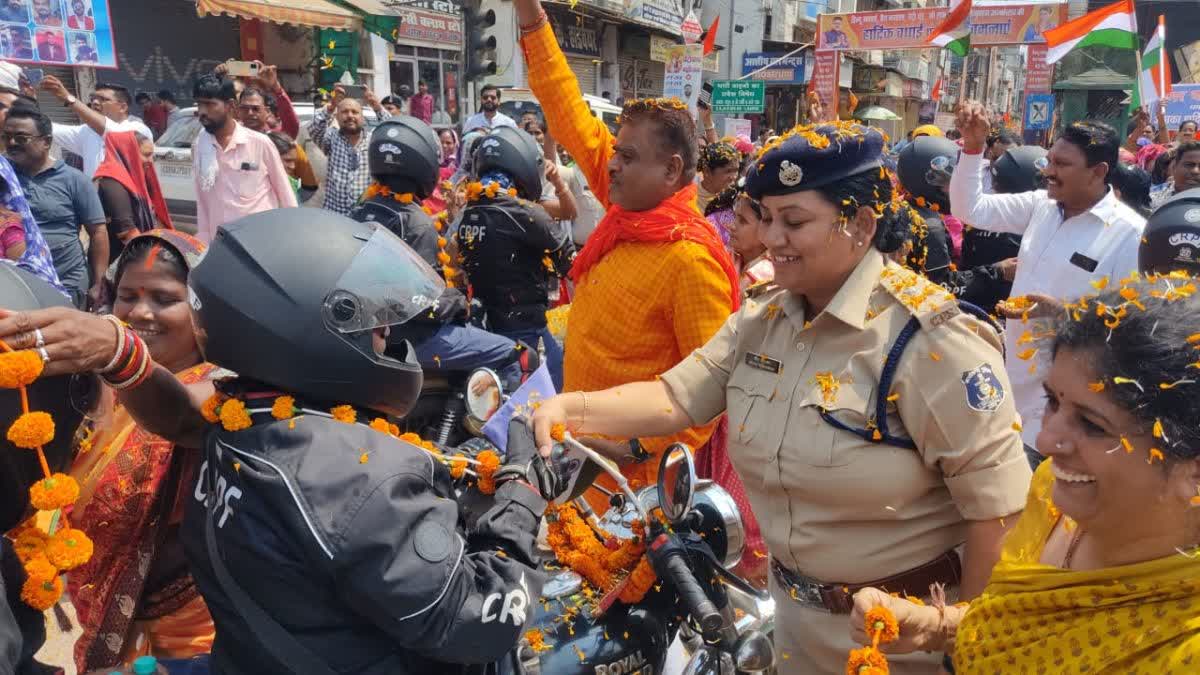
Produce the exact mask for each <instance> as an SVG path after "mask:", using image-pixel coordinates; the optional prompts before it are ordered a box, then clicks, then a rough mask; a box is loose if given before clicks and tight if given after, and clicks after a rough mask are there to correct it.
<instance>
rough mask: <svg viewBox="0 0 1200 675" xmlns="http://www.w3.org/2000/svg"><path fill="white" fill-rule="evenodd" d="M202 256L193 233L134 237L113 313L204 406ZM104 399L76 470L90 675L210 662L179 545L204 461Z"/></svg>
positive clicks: (77, 587)
mask: <svg viewBox="0 0 1200 675" xmlns="http://www.w3.org/2000/svg"><path fill="white" fill-rule="evenodd" d="M203 250H204V245H203V244H202V243H200V241H198V240H196V239H194V238H192V237H189V236H188V235H186V234H183V233H180V232H177V231H174V230H153V231H150V232H147V233H145V234H142V235H139V236H137V237H135V238H133V239H131V240H130V241H129V243H128V245H127V246H126V248H125V250H124V251H123V252H122V254H121V257H120V258H119V259H118V260H117V263H116V264H115V265H114V267H113V269H112V270H111V271H110V281H112V282H113V284H114V285H115V287H116V292H115V297H116V301H115V304H114V306H113V313H114V314H115V315H116V316H117V318H119V319H121V320H122V321H124V322H126V323H128V324H129V325H130V327H132V328H133V329H134V330H135V331H136V332H137V333H138V335H139V336H141V337H142V339H143V340H145V342H146V346H147V347H149V349H150V353H151V355H152V356H153V358H154V360H155V361H157V362H158V363H161V364H163V365H164V366H166V367H167V368H170V369H171V371H172V372H174V373H176V375H177V376H178V377H179V379H180V380H181V381H182V382H183V383H184V384H187V385H189V387H190V388H191V389H192V390H193V394H194V395H195V396H196V397H198V398H199V399H201V400H203V399H205V398H207V397H209V396H211V395H212V393H213V386H212V384H211V382H210V379H209V378H210V377H211V375H212V373H213V367H212V366H211V365H209V364H206V363H203V358H202V356H201V354H200V350H199V348H198V347H197V344H196V339H195V336H194V335H193V332H192V324H191V313H190V307H189V304H188V290H187V277H188V273H189V272H190V271H191V269H192V267H193V266H194V265H195V264H197V263H198V262H199V260H200V257H201V254H202V253H203ZM105 394H106V399H107V400H106V403H107V405H105V406H103V408H102V409H105V410H106V412H104V413H102V414H101V416H100V418H99V420H98V421H97V422H96V423H95V424H94V426H93V429H92V431H90V432H89V435H88V436H87V437H86V440H85V441H83V443H82V446H83V447H81V449H80V454H79V458H78V459H77V460H76V463H75V466H74V468H73V469H72V473H73V474H74V475H75V477H76V479H77V480H78V481H79V483H80V486H81V495H80V498H79V501H78V502H76V505H75V507H74V508H75V510H74V512H73V513H72V516H71V517H72V521H73V522H76V523H79V525H77V527H85V528H87V532H88V534H89V535H90V536H91V537H92V540H93V541H94V543H95V553H94V555H93V556H92V559H91V560H90V561H89V562H88V563H87V564H86V565H84V566H83V567H80V568H78V569H76V570H74V571H72V572H71V573H70V575H69V576H68V588H69V589H70V593H71V600H72V602H73V604H74V606H75V609H76V611H77V613H78V615H79V620H80V623H81V624H82V626H83V635H82V636H81V637H80V638H79V640H78V642H77V643H76V644H75V661H76V664H77V665H78V667H79V669H80V671H81V672H84V671H88V670H91V669H97V668H104V669H109V668H112V667H116V666H119V665H120V664H123V663H128V662H129V661H130V660H132V659H133V658H135V657H137V656H140V655H144V654H153V655H154V656H157V657H159V658H187V657H190V656H194V655H196V654H202V653H207V652H209V651H210V650H211V648H212V638H213V624H212V618H211V617H210V616H209V614H208V609H207V608H206V607H205V605H204V601H203V600H202V599H201V598H200V596H199V594H198V593H197V591H196V587H195V583H194V582H193V581H192V578H191V575H190V574H189V573H188V569H187V561H186V560H185V559H184V556H183V547H182V545H181V544H180V542H179V539H178V529H179V522H180V520H181V517H182V513H183V505H184V504H185V503H186V502H185V501H184V500H186V499H188V498H190V495H191V487H192V485H193V484H194V481H195V479H194V474H195V471H196V465H197V462H198V461H199V459H198V458H199V454H198V453H196V452H191V451H187V450H182V449H180V451H176V450H177V449H176V448H175V447H174V446H173V445H172V444H171V443H169V442H167V441H164V440H163V439H161V438H159V437H157V436H155V435H153V434H151V433H149V432H148V431H146V430H145V429H143V428H141V427H140V426H138V425H137V423H135V422H134V421H133V419H132V418H131V417H130V416H129V413H128V412H127V411H126V410H125V409H124V407H122V406H120V405H117V406H116V407H115V408H114V407H113V401H112V396H111V392H107V391H106V392H105Z"/></svg>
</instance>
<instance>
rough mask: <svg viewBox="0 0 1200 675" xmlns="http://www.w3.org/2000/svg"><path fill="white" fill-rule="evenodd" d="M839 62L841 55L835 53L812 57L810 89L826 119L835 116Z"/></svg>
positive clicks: (817, 54)
mask: <svg viewBox="0 0 1200 675" xmlns="http://www.w3.org/2000/svg"><path fill="white" fill-rule="evenodd" d="M840 60H841V55H840V54H838V53H837V52H817V53H816V54H814V55H813V69H812V82H811V87H812V91H813V92H815V93H816V95H817V98H818V99H820V101H821V107H822V108H823V109H824V111H825V115H826V116H827V117H836V116H837V106H838V84H839V81H840V78H839V73H838V61H840ZM844 86H848V84H847V85H844Z"/></svg>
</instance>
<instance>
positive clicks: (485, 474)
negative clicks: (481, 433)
mask: <svg viewBox="0 0 1200 675" xmlns="http://www.w3.org/2000/svg"><path fill="white" fill-rule="evenodd" d="M475 460H476V461H478V462H479V464H477V465H476V466H475V473H476V475H478V476H479V491H480V492H482V493H483V494H485V495H490V494H493V493H494V492H496V481H495V480H493V478H492V476H493V475H495V473H496V469H499V468H500V455H497V454H496V453H495V452H493V451H492V450H484V451H483V452H481V453H479V454H478V455H476V457H475Z"/></svg>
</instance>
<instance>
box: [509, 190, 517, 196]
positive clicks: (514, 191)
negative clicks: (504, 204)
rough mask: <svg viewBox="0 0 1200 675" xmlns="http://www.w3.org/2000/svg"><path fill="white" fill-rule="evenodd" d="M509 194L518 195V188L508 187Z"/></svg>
mask: <svg viewBox="0 0 1200 675" xmlns="http://www.w3.org/2000/svg"><path fill="white" fill-rule="evenodd" d="M508 196H509V197H516V196H517V188H508Z"/></svg>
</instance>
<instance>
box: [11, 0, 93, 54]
mask: <svg viewBox="0 0 1200 675" xmlns="http://www.w3.org/2000/svg"><path fill="white" fill-rule="evenodd" d="M111 16H112V15H111V14H110V13H109V9H108V0H0V59H5V60H7V61H16V62H18V63H29V64H44V65H56V66H92V67H94V68H116V67H117V51H116V46H115V45H114V44H113V31H112V20H111Z"/></svg>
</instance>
